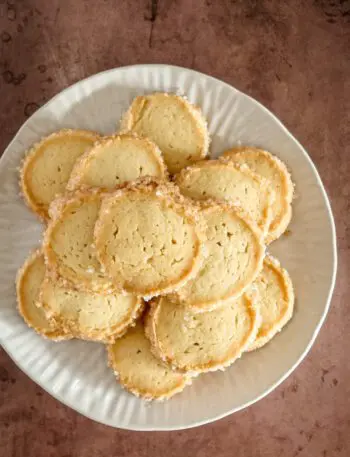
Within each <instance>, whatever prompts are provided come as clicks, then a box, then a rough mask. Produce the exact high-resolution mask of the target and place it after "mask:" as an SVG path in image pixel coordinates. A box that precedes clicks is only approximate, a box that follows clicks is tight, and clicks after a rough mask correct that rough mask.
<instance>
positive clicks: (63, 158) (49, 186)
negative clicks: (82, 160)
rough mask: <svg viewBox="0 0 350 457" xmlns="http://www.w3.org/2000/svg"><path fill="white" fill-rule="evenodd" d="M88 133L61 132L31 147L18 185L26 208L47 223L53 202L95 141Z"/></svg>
mask: <svg viewBox="0 0 350 457" xmlns="http://www.w3.org/2000/svg"><path fill="white" fill-rule="evenodd" d="M98 138H99V135H98V134H97V133H94V132H90V131H87V130H71V129H63V130H60V131H58V132H55V133H52V134H51V135H49V136H47V137H45V138H43V139H42V140H41V141H40V142H39V143H37V144H35V145H34V146H32V148H31V149H30V151H29V152H28V154H27V156H26V158H25V160H24V162H23V166H22V169H21V176H20V185H21V188H22V192H23V195H24V198H25V200H26V202H27V204H28V206H29V207H30V208H31V209H32V210H33V211H34V212H35V213H37V214H38V215H39V216H40V217H42V218H44V219H48V209H49V206H50V203H51V202H52V201H53V200H54V198H55V197H56V196H57V195H58V194H61V193H63V192H64V191H65V189H66V186H67V182H68V179H69V176H70V174H71V172H72V169H73V166H74V164H75V162H76V160H77V159H78V158H79V157H80V156H81V155H82V154H83V153H84V152H86V151H87V150H88V149H90V148H91V147H92V145H93V144H94V142H95V141H96V140H98Z"/></svg>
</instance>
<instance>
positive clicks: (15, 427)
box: [0, 0, 350, 457]
mask: <svg viewBox="0 0 350 457" xmlns="http://www.w3.org/2000/svg"><path fill="white" fill-rule="evenodd" d="M149 62H156V63H169V64H176V65H181V66H185V67H190V68H194V69H196V70H199V71H202V72H205V73H208V74H210V75H213V76H216V77H217V78H220V79H223V80H224V81H227V82H229V83H232V84H233V85H234V86H235V87H237V88H238V89H241V90H242V91H244V92H247V93H248V94H250V95H252V96H253V97H255V98H257V99H258V100H260V101H261V102H262V103H263V104H265V105H266V106H267V107H268V108H270V109H271V110H272V111H273V112H274V113H275V114H276V115H277V116H278V117H279V118H280V119H281V120H282V121H283V122H284V123H285V124H286V125H287V127H288V128H289V129H290V130H291V131H292V133H293V134H294V135H295V136H296V137H297V138H298V139H299V140H300V141H301V142H302V143H303V145H304V146H305V147H306V149H307V150H308V151H309V153H310V155H311V157H312V159H313V160H314V162H315V163H316V165H317V167H318V169H319V171H320V174H321V176H322V179H323V181H324V183H325V185H326V188H327V190H328V193H329V196H330V198H331V202H332V206H333V211H334V213H335V218H336V224H337V234H338V243H339V244H338V246H339V274H338V279H337V287H336V291H335V295H334V298H333V306H332V309H331V312H330V314H329V317H328V319H327V321H326V323H325V325H324V327H323V329H322V331H321V333H320V335H319V337H318V339H317V342H316V344H315V346H314V348H313V349H312V350H311V352H310V354H309V356H308V357H307V359H306V360H305V361H304V362H303V363H302V365H301V366H300V367H299V368H298V369H297V370H296V371H295V373H293V375H292V376H290V378H289V379H288V380H287V381H286V382H284V383H283V385H282V386H280V387H279V388H278V389H276V390H275V391H274V392H273V393H272V394H271V395H269V396H268V397H267V398H265V399H264V400H262V401H260V402H259V403H258V404H256V405H254V406H252V407H251V408H249V409H247V410H245V411H243V412H240V413H238V414H235V415H233V416H231V417H228V418H226V419H223V420H221V421H219V422H217V423H215V424H211V425H208V426H204V427H201V428H199V429H193V430H188V431H180V432H171V433H136V432H127V431H122V430H115V429H112V428H108V427H105V426H103V425H99V424H96V423H94V422H92V421H91V420H88V419H86V418H84V417H82V416H80V415H78V414H77V413H75V412H74V411H72V410H70V409H68V408H67V407H65V406H63V405H61V404H60V403H59V402H58V401H56V400H54V399H53V398H51V397H50V396H49V395H48V394H46V393H45V392H44V391H43V390H42V389H41V388H39V387H38V386H36V385H35V384H34V383H33V382H32V381H30V379H28V378H27V377H26V376H25V375H24V374H23V373H21V371H20V370H19V369H18V368H16V366H15V365H14V363H13V362H12V361H11V360H10V359H9V357H8V356H7V355H6V354H5V353H4V352H3V351H2V352H1V353H0V456H1V457H22V456H23V457H85V456H88V457H98V456H103V457H104V456H108V457H114V456H128V457H129V456H130V457H133V456H135V457H136V456H147V457H150V456H152V457H153V456H154V457H158V456H159V457H160V456H164V455H165V456H169V457H172V456H183V457H186V456H191V457H192V456H193V457H197V456H198V457H212V456H214V455H215V456H220V457H221V456H222V457H225V456H235V457H243V456H244V457H265V456H266V457H270V456H271V457H277V456H280V455H284V456H286V457H290V456H291V457H296V456H298V457H318V456H320V457H349V456H350V362H349V346H350V331H349V329H350V310H349V296H350V288H349V263H350V255H349V248H350V236H349V221H350V217H349V209H350V208H349V206H350V205H349V195H350V183H349V181H348V179H349V177H350V175H349V172H350V146H349V145H350V127H349V125H350V124H349V122H350V114H349V113H350V2H349V1H348V0H337V1H327V0H323V1H322V0H321V1H311V0H304V1H298V0H295V1H294V0H289V1H279V0H271V1H268V0H265V1H263V0H261V1H259V0H256V1H253V0H240V1H239V0H238V1H228V0H226V1H225V0H211V1H209V0H207V1H205V0H192V1H190V0H187V1H186V0H178V1H176V0H159V1H153V2H152V1H149V0H135V1H131V0H130V1H127V0H123V1H118V0H105V1H103V0H95V1H92V0H91V1H90V0H61V1H60V0H22V1H21V0H17V1H16V0H11V1H10V0H7V1H6V0H0V106H1V110H0V128H1V130H0V150H1V151H3V149H4V148H5V147H6V146H7V144H8V142H9V141H10V140H11V138H12V137H13V135H14V134H15V133H16V131H17V129H18V128H19V127H20V126H21V124H22V123H23V121H25V119H26V118H27V117H28V116H30V114H31V113H33V112H34V111H35V110H36V109H37V108H38V107H39V106H41V105H42V104H43V103H44V102H46V101H47V100H49V99H50V98H51V97H52V96H53V95H55V94H56V93H58V92H59V91H61V90H62V89H64V88H65V87H67V86H68V85H70V84H72V83H73V82H75V81H78V80H80V79H81V78H84V77H86V76H88V75H92V74H94V73H96V72H99V71H101V70H105V69H108V68H112V67H118V66H121V65H129V64H134V63H149ZM0 260H1V259H0Z"/></svg>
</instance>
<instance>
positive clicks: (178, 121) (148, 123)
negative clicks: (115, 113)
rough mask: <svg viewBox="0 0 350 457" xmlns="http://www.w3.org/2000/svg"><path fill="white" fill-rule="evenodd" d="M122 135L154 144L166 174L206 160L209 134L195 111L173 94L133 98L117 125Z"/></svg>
mask: <svg viewBox="0 0 350 457" xmlns="http://www.w3.org/2000/svg"><path fill="white" fill-rule="evenodd" d="M121 131H122V132H129V131H132V132H135V133H137V134H139V135H141V136H145V137H148V138H150V139H151V140H152V141H154V142H155V143H156V144H157V145H158V146H159V148H160V150H161V151H162V153H163V155H164V160H165V163H166V165H167V167H168V169H169V172H170V173H172V174H173V173H177V172H178V171H179V170H181V168H183V167H186V166H187V165H189V164H191V163H193V162H195V161H197V160H200V159H203V158H204V157H206V155H207V153H208V148H209V133H208V129H207V124H206V120H205V119H204V117H203V115H202V113H201V111H200V110H199V108H197V107H195V106H194V105H192V104H191V103H189V102H188V101H187V100H186V99H185V98H183V97H180V96H178V95H175V94H168V93H160V92H158V93H154V94H149V95H141V96H139V97H136V98H135V99H134V100H133V102H132V104H131V106H130V107H129V109H128V111H127V112H126V113H125V114H124V117H123V119H122V123H121Z"/></svg>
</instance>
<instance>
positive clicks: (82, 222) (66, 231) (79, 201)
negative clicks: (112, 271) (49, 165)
mask: <svg viewBox="0 0 350 457" xmlns="http://www.w3.org/2000/svg"><path fill="white" fill-rule="evenodd" d="M101 201H102V193H101V192H100V191H99V190H98V189H92V190H91V191H80V192H79V191H78V192H77V193H76V194H68V195H66V196H64V197H61V198H58V199H56V200H55V201H54V202H53V203H52V205H51V206H50V210H49V213H50V217H51V221H50V222H49V224H48V227H47V229H46V232H45V234H44V242H43V249H44V254H45V261H46V264H47V266H48V272H49V274H50V276H51V277H53V278H55V279H57V278H62V280H63V282H64V281H65V282H66V284H67V285H69V286H72V285H74V287H75V288H76V289H78V290H87V291H88V290H90V291H93V292H100V293H102V292H106V293H109V292H112V291H113V290H115V287H114V286H113V285H112V283H111V281H110V279H109V278H107V277H106V275H105V273H104V271H103V269H102V267H101V264H100V263H99V261H98V259H97V257H96V251H95V247H94V236H93V235H94V228H95V223H96V220H97V217H98V214H99V211H100V207H101Z"/></svg>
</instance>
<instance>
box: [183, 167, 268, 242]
mask: <svg viewBox="0 0 350 457" xmlns="http://www.w3.org/2000/svg"><path fill="white" fill-rule="evenodd" d="M176 184H177V185H178V186H179V188H180V191H181V192H182V193H183V194H184V195H185V196H187V197H190V198H193V199H195V200H206V199H208V198H215V199H218V200H225V201H228V202H229V203H232V204H234V205H237V206H241V207H242V208H244V211H245V212H246V213H247V214H248V215H249V216H250V217H251V219H252V220H253V221H255V222H256V224H257V225H258V227H259V228H260V229H261V230H262V232H263V233H264V234H265V233H266V232H267V230H268V227H269V225H270V222H271V216H272V213H271V207H272V203H273V201H274V192H273V191H271V190H270V188H269V183H268V181H267V180H266V179H264V178H262V177H260V176H259V175H258V174H256V173H254V172H252V171H251V170H250V169H249V168H248V167H247V166H245V165H239V164H234V163H232V162H230V161H228V160H223V159H221V160H206V161H201V162H197V163H196V164H194V165H192V166H190V167H187V168H185V169H183V170H182V171H181V172H180V173H179V174H178V175H177V176H176Z"/></svg>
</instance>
